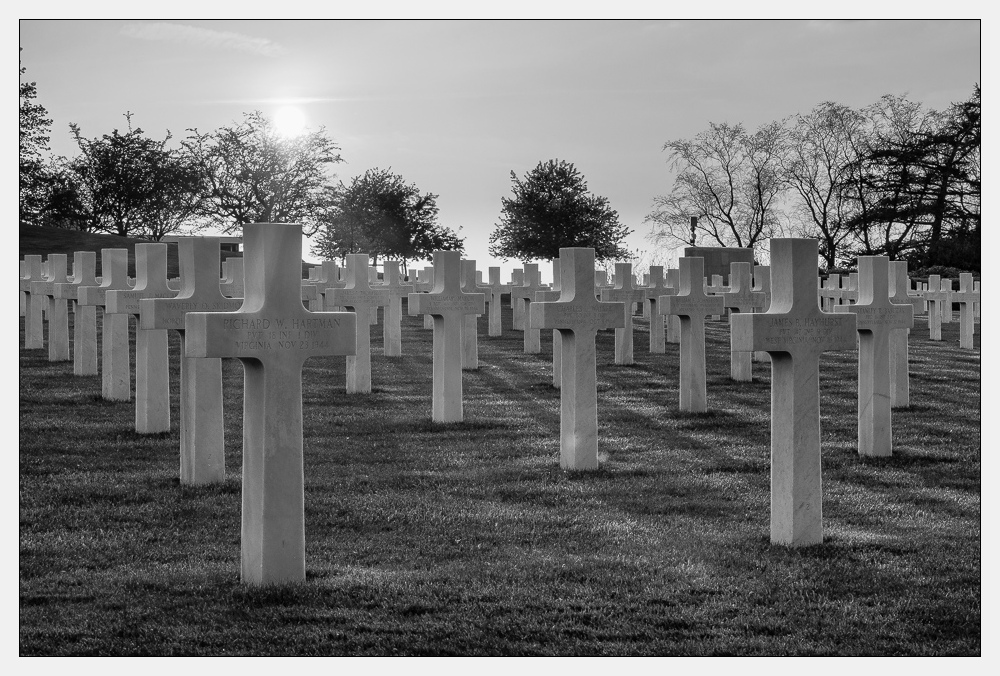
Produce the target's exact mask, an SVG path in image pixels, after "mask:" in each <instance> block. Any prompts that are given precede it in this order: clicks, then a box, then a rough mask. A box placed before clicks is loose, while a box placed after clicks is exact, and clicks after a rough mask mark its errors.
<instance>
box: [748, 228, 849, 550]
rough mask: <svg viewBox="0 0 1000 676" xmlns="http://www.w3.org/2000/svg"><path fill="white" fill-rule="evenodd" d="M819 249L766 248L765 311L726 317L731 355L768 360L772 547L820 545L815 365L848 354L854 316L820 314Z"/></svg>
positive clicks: (807, 245) (791, 243) (775, 244)
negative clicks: (827, 355) (754, 353)
mask: <svg viewBox="0 0 1000 676" xmlns="http://www.w3.org/2000/svg"><path fill="white" fill-rule="evenodd" d="M818 258H819V243H818V241H817V240H815V239H778V238H775V239H772V240H771V306H770V307H769V308H768V310H767V312H765V313H760V314H758V313H750V314H737V315H736V316H735V317H733V347H734V348H736V349H740V350H744V351H751V350H764V351H765V352H767V353H769V354H770V356H771V542H772V543H774V544H783V545H791V546H793V547H801V546H806V545H814V544H820V543H821V542H823V490H822V471H821V467H822V461H821V458H822V456H821V453H820V426H819V421H820V418H819V359H820V356H821V355H822V354H823V352H826V351H829V350H853V349H855V346H856V340H857V339H856V328H857V319H856V318H855V317H854V315H838V314H832V313H827V312H823V311H822V310H821V309H820V307H819V302H818V299H817V297H816V280H817V279H818V274H817V273H818V271H817V263H818Z"/></svg>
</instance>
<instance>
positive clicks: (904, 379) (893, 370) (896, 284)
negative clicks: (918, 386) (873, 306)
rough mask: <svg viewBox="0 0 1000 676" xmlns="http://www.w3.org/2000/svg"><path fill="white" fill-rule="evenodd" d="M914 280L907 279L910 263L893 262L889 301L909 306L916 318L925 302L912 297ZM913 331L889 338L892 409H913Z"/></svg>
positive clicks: (901, 331) (890, 272)
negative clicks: (921, 303)
mask: <svg viewBox="0 0 1000 676" xmlns="http://www.w3.org/2000/svg"><path fill="white" fill-rule="evenodd" d="M909 289H910V278H909V277H908V276H907V275H906V261H889V300H890V301H892V303H893V304H894V305H909V306H911V307H912V308H913V314H916V313H917V307H918V305H919V304H920V302H921V299H920V298H918V297H917V296H911V295H910V294H909ZM909 338H910V329H905V330H902V329H901V330H899V331H892V332H891V333H890V334H889V361H890V367H889V403H890V405H891V406H892V408H906V407H908V406H909V405H910V354H909V351H910V345H909Z"/></svg>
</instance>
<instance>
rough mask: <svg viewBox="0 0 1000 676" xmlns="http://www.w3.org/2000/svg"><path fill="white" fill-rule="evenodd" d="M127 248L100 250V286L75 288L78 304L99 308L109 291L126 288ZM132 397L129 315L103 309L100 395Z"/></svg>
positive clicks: (116, 398)
mask: <svg viewBox="0 0 1000 676" xmlns="http://www.w3.org/2000/svg"><path fill="white" fill-rule="evenodd" d="M131 288H132V285H131V284H129V281H128V249H101V285H100V286H82V287H80V289H79V290H78V291H77V294H78V296H79V303H80V305H95V306H99V307H101V308H102V309H104V308H105V305H106V303H107V293H108V291H116V290H121V291H127V290H129V289H131ZM131 396H132V373H131V368H130V365H129V346H128V315H117V314H108V312H107V310H106V309H105V310H104V323H103V325H102V327H101V397H103V398H104V399H107V400H108V401H128V400H129V399H130V398H131Z"/></svg>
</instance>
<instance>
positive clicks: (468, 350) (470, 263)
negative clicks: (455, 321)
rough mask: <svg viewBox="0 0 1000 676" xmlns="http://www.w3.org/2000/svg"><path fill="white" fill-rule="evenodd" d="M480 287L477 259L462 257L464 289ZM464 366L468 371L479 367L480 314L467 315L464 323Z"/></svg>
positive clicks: (474, 289) (469, 291)
mask: <svg viewBox="0 0 1000 676" xmlns="http://www.w3.org/2000/svg"><path fill="white" fill-rule="evenodd" d="M478 289H479V285H478V284H477V283H476V261H474V260H466V259H462V291H463V292H465V293H475V292H476V291H477V290H478ZM483 297H484V298H485V297H486V294H485V293H484V294H483ZM462 368H463V369H464V370H466V371H475V370H476V369H478V368H479V315H465V322H464V323H463V324H462Z"/></svg>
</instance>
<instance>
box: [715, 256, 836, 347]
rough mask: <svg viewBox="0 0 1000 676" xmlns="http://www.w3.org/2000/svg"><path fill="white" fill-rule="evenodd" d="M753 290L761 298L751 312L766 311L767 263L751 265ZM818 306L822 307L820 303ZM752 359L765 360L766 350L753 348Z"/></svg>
mask: <svg viewBox="0 0 1000 676" xmlns="http://www.w3.org/2000/svg"><path fill="white" fill-rule="evenodd" d="M753 290H754V291H759V292H760V293H761V295H760V296H758V298H759V299H761V301H762V302H761V304H760V305H757V306H755V307H754V308H753V310H752V312H767V309H768V308H769V307H771V268H770V267H769V266H767V265H755V266H753ZM820 308H821V309H822V308H823V305H822V303H821V304H820ZM731 337H732V328H730V338H731ZM753 360H754V361H767V360H768V356H767V352H764V351H763V350H755V351H754V352H753Z"/></svg>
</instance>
